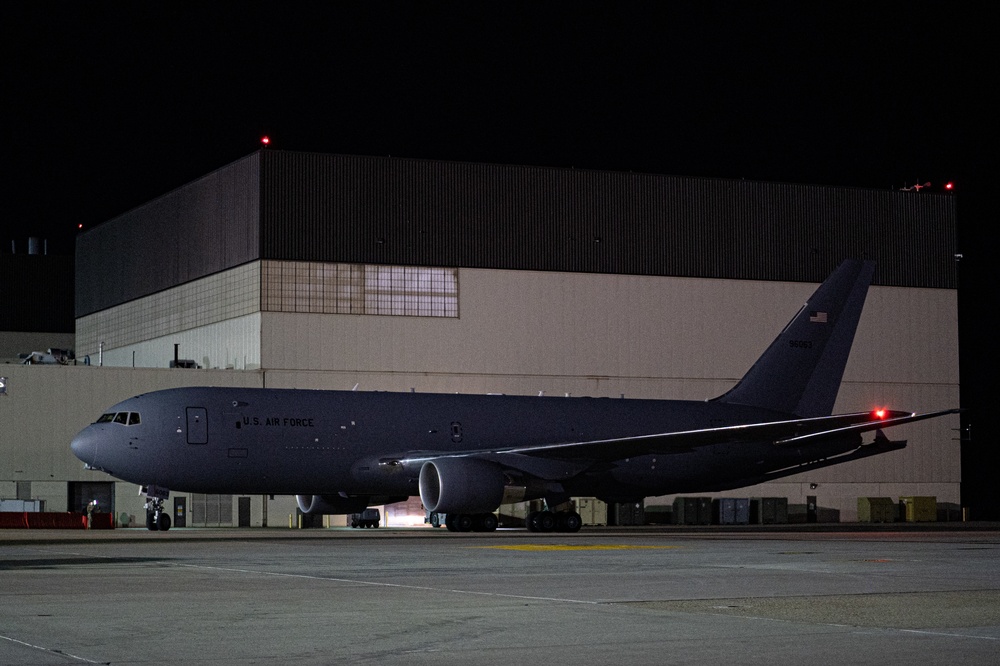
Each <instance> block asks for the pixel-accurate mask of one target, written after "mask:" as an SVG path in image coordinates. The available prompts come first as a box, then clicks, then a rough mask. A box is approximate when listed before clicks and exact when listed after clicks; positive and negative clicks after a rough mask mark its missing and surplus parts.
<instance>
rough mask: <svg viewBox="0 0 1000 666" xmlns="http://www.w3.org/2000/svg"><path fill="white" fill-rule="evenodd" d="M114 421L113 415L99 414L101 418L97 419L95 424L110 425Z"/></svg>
mask: <svg viewBox="0 0 1000 666" xmlns="http://www.w3.org/2000/svg"><path fill="white" fill-rule="evenodd" d="M114 420H115V415H114V414H101V418H99V419H97V423H111V422H112V421H114Z"/></svg>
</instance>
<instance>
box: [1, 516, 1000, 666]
mask: <svg viewBox="0 0 1000 666" xmlns="http://www.w3.org/2000/svg"><path fill="white" fill-rule="evenodd" d="M998 565H1000V532H998V531H993V530H969V529H959V530H949V529H945V530H934V531H924V530H919V531H915V530H912V529H910V530H905V531H904V530H901V529H895V528H894V527H893V526H886V527H885V529H884V530H881V531H879V530H871V529H869V530H866V531H844V530H840V531H829V532H827V531H814V530H804V529H803V530H796V529H786V530H726V529H714V530H697V529H695V530H676V529H670V528H643V529H632V530H630V529H601V528H591V529H588V528H585V529H584V530H583V531H581V532H580V533H578V534H571V535H566V534H547V535H546V534H532V533H528V532H526V531H523V530H509V531H508V530H500V531H498V532H496V533H493V534H484V535H483V534H479V535H477V534H454V533H450V532H447V531H445V530H432V529H409V530H406V529H386V528H381V529H379V530H350V529H331V530H302V531H299V530H296V531H292V530H287V529H267V530H261V529H254V530H249V529H222V530H206V529H187V530H177V529H175V530H171V531H169V532H166V533H153V532H146V531H145V530H117V531H114V532H96V531H95V532H61V531H28V530H8V531H4V532H0V664H27V665H36V664H38V665H41V664H45V665H55V664H115V665H120V664H121V665H124V664H143V665H146V664H182V663H183V664H223V665H229V664H233V665H235V664H285V663H294V664H297V665H305V664H341V663H351V664H435V665H438V664H505V665H506V664H545V665H550V664H574V665H576V664H582V665H590V664H766V665H767V666H774V665H776V664H793V663H794V664H802V663H807V664H813V665H815V664H879V665H889V664H955V663H961V664H963V665H968V664H997V663H1000V566H998Z"/></svg>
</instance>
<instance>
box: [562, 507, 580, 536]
mask: <svg viewBox="0 0 1000 666" xmlns="http://www.w3.org/2000/svg"><path fill="white" fill-rule="evenodd" d="M557 522H558V525H557V529H558V530H559V531H560V532H579V531H580V528H581V527H583V518H581V517H580V514H578V513H577V512H576V511H564V512H562V513H560V514H559V519H558V521H557Z"/></svg>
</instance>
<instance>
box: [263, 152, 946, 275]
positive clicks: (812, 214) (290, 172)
mask: <svg viewBox="0 0 1000 666" xmlns="http://www.w3.org/2000/svg"><path fill="white" fill-rule="evenodd" d="M262 158H263V162H262V186H263V188H264V191H263V195H262V202H263V210H262V214H261V224H262V229H261V249H262V258H265V259H286V260H306V261H344V262H365V263H388V264H407V265H414V264H417V265H421V264H422V265H444V266H460V267H470V268H509V269H531V270H547V271H548V270H554V271H571V272H588V273H623V274H638V275H674V276H690V277H712V278H737V279H762V280H798V281H821V280H822V279H823V278H825V277H826V275H827V274H828V273H829V272H830V271H831V270H832V269H833V268H834V267H835V266H836V265H837V264H838V263H839V262H840V261H841V260H842V259H843V258H845V257H866V258H873V259H876V260H877V261H878V262H879V271H878V275H877V276H876V283H878V284H891V285H900V286H923V287H943V288H954V287H955V286H956V269H955V262H954V251H955V242H956V240H955V206H954V199H953V198H952V197H950V196H944V195H928V194H923V193H921V194H917V193H912V192H893V191H888V190H886V191H880V190H863V189H850V188H829V187H818V186H808V185H789V184H781V183H763V182H753V181H735V180H708V179H692V178H678V177H671V176H654V175H645V174H631V173H620V172H601V171H579V170H573V169H554V168H539V167H523V166H503V165H492V164H471V163H455V162H436V161H425V160H411V159H399V158H381V157H352V156H342V155H325V154H312V153H290V152H281V151H266V152H265V153H264V155H263V156H262Z"/></svg>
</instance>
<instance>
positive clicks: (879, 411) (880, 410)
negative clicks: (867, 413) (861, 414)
mask: <svg viewBox="0 0 1000 666" xmlns="http://www.w3.org/2000/svg"><path fill="white" fill-rule="evenodd" d="M872 416H874V417H875V418H876V419H878V420H879V421H882V420H883V419H885V416H886V411H885V408H884V407H879V408H878V409H876V410H875V411H873V412H872Z"/></svg>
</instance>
